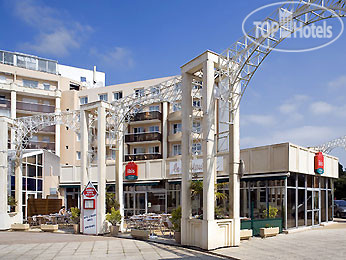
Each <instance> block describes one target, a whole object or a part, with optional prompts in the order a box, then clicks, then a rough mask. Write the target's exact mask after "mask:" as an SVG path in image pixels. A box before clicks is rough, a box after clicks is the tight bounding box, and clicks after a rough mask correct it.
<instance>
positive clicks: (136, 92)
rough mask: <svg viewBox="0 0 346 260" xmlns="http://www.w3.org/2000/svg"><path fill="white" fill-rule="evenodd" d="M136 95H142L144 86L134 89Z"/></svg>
mask: <svg viewBox="0 0 346 260" xmlns="http://www.w3.org/2000/svg"><path fill="white" fill-rule="evenodd" d="M135 95H136V97H142V96H144V88H140V89H136V90H135Z"/></svg>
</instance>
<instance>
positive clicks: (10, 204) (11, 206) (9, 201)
mask: <svg viewBox="0 0 346 260" xmlns="http://www.w3.org/2000/svg"><path fill="white" fill-rule="evenodd" d="M17 203H18V202H17V201H16V199H15V198H14V197H12V196H7V205H8V211H9V212H12V211H14V207H16V206H17Z"/></svg>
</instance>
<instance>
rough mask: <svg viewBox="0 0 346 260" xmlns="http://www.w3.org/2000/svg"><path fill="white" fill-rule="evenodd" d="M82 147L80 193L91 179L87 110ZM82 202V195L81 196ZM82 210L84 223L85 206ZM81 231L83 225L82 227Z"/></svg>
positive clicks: (83, 123) (83, 114)
mask: <svg viewBox="0 0 346 260" xmlns="http://www.w3.org/2000/svg"><path fill="white" fill-rule="evenodd" d="M80 113H81V115H80V134H81V139H80V145H81V167H80V192H82V191H83V190H84V188H85V186H86V185H87V184H88V181H89V178H88V169H87V167H88V149H89V142H88V133H89V130H88V126H89V112H88V111H85V110H81V111H80ZM80 201H82V199H81V195H80ZM80 210H81V214H80V216H81V218H80V222H81V223H83V216H84V210H83V206H82V205H81V207H80ZM81 230H83V229H82V225H81Z"/></svg>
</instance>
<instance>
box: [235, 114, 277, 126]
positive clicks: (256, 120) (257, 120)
mask: <svg viewBox="0 0 346 260" xmlns="http://www.w3.org/2000/svg"><path fill="white" fill-rule="evenodd" d="M275 122H276V120H275V118H274V116H271V115H242V116H241V117H240V123H241V124H242V125H243V126H245V125H251V124H255V125H260V126H271V125H273V124H275Z"/></svg>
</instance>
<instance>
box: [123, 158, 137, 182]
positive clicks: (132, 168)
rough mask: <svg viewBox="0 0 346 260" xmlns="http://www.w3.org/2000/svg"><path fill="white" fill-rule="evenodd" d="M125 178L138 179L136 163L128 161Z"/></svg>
mask: <svg viewBox="0 0 346 260" xmlns="http://www.w3.org/2000/svg"><path fill="white" fill-rule="evenodd" d="M125 179H126V180H137V179H138V165H137V164H136V163H134V162H129V163H128V164H127V165H126V167H125Z"/></svg>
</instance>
